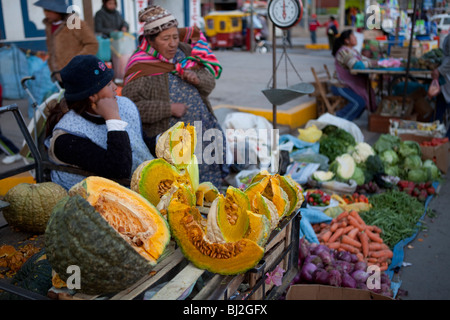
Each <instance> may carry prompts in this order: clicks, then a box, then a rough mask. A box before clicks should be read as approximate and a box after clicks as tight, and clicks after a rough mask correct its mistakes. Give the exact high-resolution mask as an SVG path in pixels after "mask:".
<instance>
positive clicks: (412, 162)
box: [403, 155, 422, 170]
mask: <svg viewBox="0 0 450 320" xmlns="http://www.w3.org/2000/svg"><path fill="white" fill-rule="evenodd" d="M403 168H404V169H406V170H412V169H420V168H422V158H421V157H420V156H418V155H410V156H408V157H407V158H405V160H404V161H403Z"/></svg>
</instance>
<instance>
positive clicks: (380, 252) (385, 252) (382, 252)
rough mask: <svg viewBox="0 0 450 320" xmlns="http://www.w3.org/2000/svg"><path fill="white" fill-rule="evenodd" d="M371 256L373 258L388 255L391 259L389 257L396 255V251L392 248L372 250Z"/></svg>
mask: <svg viewBox="0 0 450 320" xmlns="http://www.w3.org/2000/svg"><path fill="white" fill-rule="evenodd" d="M370 256H371V257H372V258H384V257H387V258H388V259H389V258H392V257H393V256H394V253H393V252H392V251H391V250H386V249H385V250H378V251H372V252H371V253H370Z"/></svg>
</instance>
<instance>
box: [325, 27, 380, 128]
mask: <svg viewBox="0 0 450 320" xmlns="http://www.w3.org/2000/svg"><path fill="white" fill-rule="evenodd" d="M356 44H357V41H356V37H355V35H354V34H353V31H352V30H346V31H344V32H342V33H341V34H340V35H339V36H338V37H337V38H336V41H335V44H334V46H333V51H332V55H333V56H334V57H335V67H336V74H337V77H338V80H339V82H340V85H335V86H331V92H332V93H333V94H334V95H336V96H342V97H344V98H345V99H346V100H347V104H346V105H345V106H344V107H343V108H342V109H340V110H338V111H336V115H337V116H338V117H341V118H344V119H347V120H350V121H352V120H354V119H357V118H359V117H360V116H361V114H362V113H363V112H364V110H365V109H366V107H367V108H369V107H370V106H373V105H375V94H374V92H373V90H372V88H371V87H370V96H371V97H370V98H369V92H368V90H367V87H368V86H367V81H369V79H368V77H367V76H366V75H360V74H359V75H357V74H352V73H351V72H350V71H351V70H352V69H365V68H371V67H375V66H376V65H377V61H376V60H370V59H368V58H366V57H364V56H362V55H361V54H359V52H358V51H356V50H355V49H354V47H355V46H356ZM369 99H371V100H369ZM370 101H372V103H370ZM370 111H371V112H373V111H375V110H370Z"/></svg>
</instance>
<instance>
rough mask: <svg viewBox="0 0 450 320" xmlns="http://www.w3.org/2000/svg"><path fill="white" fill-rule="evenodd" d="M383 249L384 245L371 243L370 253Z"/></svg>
mask: <svg viewBox="0 0 450 320" xmlns="http://www.w3.org/2000/svg"><path fill="white" fill-rule="evenodd" d="M382 249H383V244H382V243H379V242H370V243H369V251H378V250H382Z"/></svg>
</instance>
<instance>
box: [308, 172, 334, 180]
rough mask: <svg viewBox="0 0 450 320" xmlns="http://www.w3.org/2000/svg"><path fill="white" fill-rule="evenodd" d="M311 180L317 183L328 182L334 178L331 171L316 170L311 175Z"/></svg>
mask: <svg viewBox="0 0 450 320" xmlns="http://www.w3.org/2000/svg"><path fill="white" fill-rule="evenodd" d="M312 178H313V179H314V180H316V181H319V182H324V181H330V180H331V179H333V178H334V173H333V172H331V171H322V170H317V171H315V172H314V173H313V175H312Z"/></svg>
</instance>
